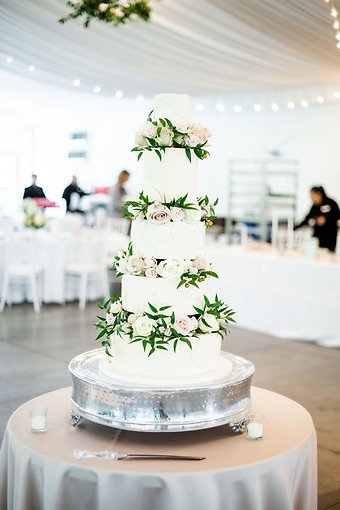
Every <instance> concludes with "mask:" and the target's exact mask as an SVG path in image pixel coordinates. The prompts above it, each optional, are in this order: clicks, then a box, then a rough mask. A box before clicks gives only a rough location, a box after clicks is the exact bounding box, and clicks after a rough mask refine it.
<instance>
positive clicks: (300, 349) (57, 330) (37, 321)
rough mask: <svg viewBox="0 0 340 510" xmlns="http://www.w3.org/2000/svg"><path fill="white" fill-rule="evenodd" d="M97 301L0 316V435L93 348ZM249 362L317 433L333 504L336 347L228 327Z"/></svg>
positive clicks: (257, 380) (339, 466) (337, 497)
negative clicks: (296, 405)
mask: <svg viewBox="0 0 340 510" xmlns="http://www.w3.org/2000/svg"><path fill="white" fill-rule="evenodd" d="M96 313H97V307H96V305H94V304H91V305H89V306H88V307H87V309H86V311H85V312H81V311H79V309H78V307H77V306H76V305H74V304H70V305H67V306H66V307H60V306H52V305H50V306H44V307H43V309H42V312H41V314H40V315H36V314H35V313H34V312H33V310H32V307H31V306H29V305H22V306H13V307H12V308H11V309H8V308H7V309H6V310H5V312H4V313H3V314H1V315H0V368H1V370H0V409H1V413H0V438H2V435H3V432H4V429H5V426H6V422H7V420H8V418H9V416H10V415H11V413H12V412H13V411H14V410H15V409H16V408H17V407H18V406H19V405H21V404H22V403H23V402H25V401H26V400H29V399H31V398H32V397H34V396H36V395H39V394H40V393H45V392H47V391H50V390H53V389H57V388H61V387H64V386H68V385H70V377H69V375H68V370H67V365H68V362H69V360H70V359H71V358H72V357H74V356H75V355H77V354H79V353H80V352H83V351H85V350H89V349H93V348H94V346H95V344H94V342H93V339H94V337H95V330H94V328H93V326H92V324H93V322H94V320H95V317H96ZM224 346H225V348H226V349H227V350H228V351H231V352H234V353H235V354H240V355H241V356H245V357H247V358H249V359H250V360H251V361H252V362H253V363H254V364H255V366H256V374H255V377H254V384H256V385H257V386H262V387H264V388H268V389H270V390H273V391H277V392H279V393H283V394H284V395H287V396H288V397H290V398H292V399H294V400H297V401H298V402H299V403H300V404H302V405H303V406H304V407H306V409H308V411H309V412H310V413H311V415H312V416H313V419H314V423H315V426H316V429H317V433H318V445H319V448H318V456H319V458H318V461H319V509H320V510H326V509H332V510H340V443H339V437H340V434H339V433H340V391H339V390H340V350H337V349H326V348H323V347H318V346H316V345H313V344H309V343H308V344H307V343H302V342H292V341H286V340H282V339H278V338H273V337H270V336H268V335H264V334H259V333H254V332H250V331H244V330H240V329H233V331H232V334H231V335H230V336H229V338H228V340H227V341H226V342H225V344H224Z"/></svg>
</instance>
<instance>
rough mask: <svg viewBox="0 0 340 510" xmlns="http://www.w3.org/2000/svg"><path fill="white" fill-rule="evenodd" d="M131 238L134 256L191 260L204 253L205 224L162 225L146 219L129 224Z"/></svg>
mask: <svg viewBox="0 0 340 510" xmlns="http://www.w3.org/2000/svg"><path fill="white" fill-rule="evenodd" d="M131 239H132V242H133V250H134V253H135V254H143V256H145V257H155V258H156V259H169V258H171V259H177V260H180V259H195V258H197V257H199V256H200V255H202V253H205V246H204V240H205V225H204V223H202V222H201V221H198V222H195V223H186V222H185V221H179V222H170V223H166V224H165V225H158V224H155V223H150V222H149V221H147V220H141V221H133V222H132V229H131Z"/></svg>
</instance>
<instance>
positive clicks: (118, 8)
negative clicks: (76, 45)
mask: <svg viewBox="0 0 340 510" xmlns="http://www.w3.org/2000/svg"><path fill="white" fill-rule="evenodd" d="M67 6H68V7H70V9H71V12H70V13H69V14H68V15H67V16H65V17H64V18H61V19H59V23H62V24H64V23H66V22H67V21H69V20H70V19H75V18H80V17H83V18H84V27H85V28H87V27H88V26H89V25H90V23H91V21H92V19H94V18H96V19H98V20H99V21H104V22H105V23H109V24H111V25H113V26H115V27H116V26H118V25H121V24H123V23H127V22H128V21H130V20H131V21H132V20H136V19H138V18H141V19H142V20H144V21H149V19H150V14H151V7H150V0H113V1H108V2H101V1H100V0H73V1H70V0H69V1H68V2H67Z"/></svg>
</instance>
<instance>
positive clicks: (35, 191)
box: [23, 174, 46, 200]
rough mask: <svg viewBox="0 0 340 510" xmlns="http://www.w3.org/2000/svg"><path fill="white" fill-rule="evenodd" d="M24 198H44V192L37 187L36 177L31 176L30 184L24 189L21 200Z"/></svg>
mask: <svg viewBox="0 0 340 510" xmlns="http://www.w3.org/2000/svg"><path fill="white" fill-rule="evenodd" d="M25 198H46V196H45V193H44V190H43V189H42V188H39V186H37V176H36V174H32V184H31V186H28V188H25V191H24V196H23V199H24V200H25Z"/></svg>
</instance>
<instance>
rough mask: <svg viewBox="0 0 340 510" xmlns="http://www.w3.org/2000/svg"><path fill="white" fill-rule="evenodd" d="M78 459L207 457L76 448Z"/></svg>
mask: <svg viewBox="0 0 340 510" xmlns="http://www.w3.org/2000/svg"><path fill="white" fill-rule="evenodd" d="M73 456H74V457H75V458H76V459H89V458H91V457H92V458H93V457H94V458H98V459H105V460H130V459H131V460H133V459H134V460H204V459H205V457H197V456H194V455H168V454H163V453H123V452H109V451H103V452H91V451H89V450H74V452H73Z"/></svg>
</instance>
